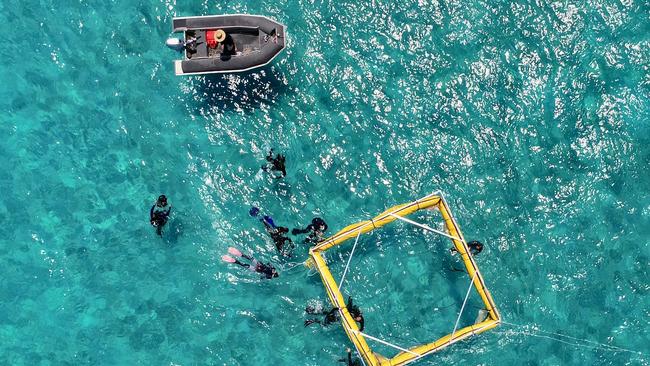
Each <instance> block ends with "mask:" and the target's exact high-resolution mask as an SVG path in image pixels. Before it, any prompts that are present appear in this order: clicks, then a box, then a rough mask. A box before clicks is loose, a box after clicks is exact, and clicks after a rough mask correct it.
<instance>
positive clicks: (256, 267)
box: [221, 247, 278, 280]
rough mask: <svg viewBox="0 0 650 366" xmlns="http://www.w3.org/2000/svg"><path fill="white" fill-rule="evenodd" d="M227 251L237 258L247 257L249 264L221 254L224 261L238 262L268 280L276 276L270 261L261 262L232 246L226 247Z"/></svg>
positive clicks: (276, 273)
mask: <svg viewBox="0 0 650 366" xmlns="http://www.w3.org/2000/svg"><path fill="white" fill-rule="evenodd" d="M228 253H230V254H232V255H234V256H236V257H239V258H245V259H248V260H249V261H250V262H251V264H248V263H242V262H240V261H239V260H238V259H235V258H233V257H231V256H229V255H223V256H222V257H221V259H222V260H223V261H224V262H228V263H233V264H238V265H240V266H242V267H244V268H248V269H249V270H250V271H252V272H256V273H261V274H263V275H264V276H262V277H260V278H266V279H269V280H270V279H272V278H275V277H278V271H277V270H276V269H275V267H273V266H272V265H271V263H262V262H260V261H258V260H257V259H255V258H253V257H251V256H249V255H246V254H242V252H240V251H239V250H238V249H236V248H233V247H230V248H228Z"/></svg>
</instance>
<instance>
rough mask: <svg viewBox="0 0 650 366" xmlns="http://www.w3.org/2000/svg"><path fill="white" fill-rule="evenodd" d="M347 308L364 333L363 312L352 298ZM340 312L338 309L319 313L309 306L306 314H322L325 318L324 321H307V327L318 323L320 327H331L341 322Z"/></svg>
mask: <svg viewBox="0 0 650 366" xmlns="http://www.w3.org/2000/svg"><path fill="white" fill-rule="evenodd" d="M346 307H347V309H348V312H349V313H350V316H352V319H354V321H356V322H357V323H359V332H363V328H364V324H365V320H364V319H363V314H361V310H360V309H359V307H358V306H356V305H354V304H353V303H352V298H351V297H348V303H347V305H346ZM338 311H339V309H338V308H332V310H330V311H317V310H316V309H314V308H313V307H311V306H307V308H305V312H306V313H307V314H316V315H320V314H322V315H325V317H324V318H323V320H322V321H321V320H319V319H308V320H305V327H306V326H309V325H311V324H314V323H318V324H320V325H322V326H324V327H326V326H328V325H330V324H332V323H335V322H337V321H338V320H339V314H338Z"/></svg>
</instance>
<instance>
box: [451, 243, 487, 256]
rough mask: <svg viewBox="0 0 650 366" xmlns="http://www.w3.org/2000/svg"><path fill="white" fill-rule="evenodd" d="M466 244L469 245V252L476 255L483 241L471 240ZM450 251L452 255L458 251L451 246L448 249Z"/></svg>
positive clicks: (481, 247)
mask: <svg viewBox="0 0 650 366" xmlns="http://www.w3.org/2000/svg"><path fill="white" fill-rule="evenodd" d="M467 246H468V247H469V252H470V253H472V255H478V254H479V253H480V252H482V251H483V243H481V242H480V241H477V240H472V241H470V242H469V243H467ZM449 251H451V254H452V255H455V254H456V253H458V250H456V248H451V249H449Z"/></svg>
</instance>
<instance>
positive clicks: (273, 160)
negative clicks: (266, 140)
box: [262, 149, 287, 179]
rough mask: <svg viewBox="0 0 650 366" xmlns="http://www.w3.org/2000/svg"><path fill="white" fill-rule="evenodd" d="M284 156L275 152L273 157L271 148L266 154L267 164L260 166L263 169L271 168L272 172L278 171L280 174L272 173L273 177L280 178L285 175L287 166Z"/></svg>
mask: <svg viewBox="0 0 650 366" xmlns="http://www.w3.org/2000/svg"><path fill="white" fill-rule="evenodd" d="M286 160H287V158H286V156H284V155H282V154H277V155H275V157H273V149H271V150H270V151H269V154H268V155H267V156H266V161H267V162H268V164H267V165H264V166H262V169H263V170H264V171H269V170H271V171H272V172H279V173H280V174H281V175H273V178H274V179H280V178H283V177H286V176H287V167H286V164H285V162H286Z"/></svg>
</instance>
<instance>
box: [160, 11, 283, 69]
mask: <svg viewBox="0 0 650 366" xmlns="http://www.w3.org/2000/svg"><path fill="white" fill-rule="evenodd" d="M172 30H173V32H174V33H176V32H183V38H182V39H178V38H170V39H168V40H167V42H166V44H167V46H168V47H169V48H171V49H174V50H176V51H179V52H180V53H182V55H183V58H182V59H181V60H175V61H174V71H175V73H176V75H202V74H214V73H232V72H242V71H248V70H252V69H255V68H257V67H262V66H264V65H267V64H268V63H270V62H271V61H272V60H273V59H274V58H275V57H276V56H277V55H278V54H279V53H280V52H282V50H283V49H284V46H285V27H284V25H282V24H280V23H278V22H276V21H274V20H272V19H269V18H267V17H265V16H260V15H246V14H233V15H208V16H192V17H175V18H173V22H172Z"/></svg>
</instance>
